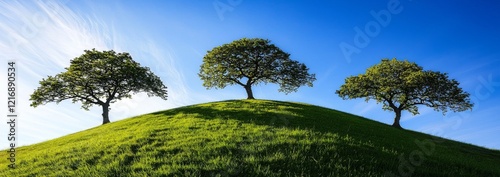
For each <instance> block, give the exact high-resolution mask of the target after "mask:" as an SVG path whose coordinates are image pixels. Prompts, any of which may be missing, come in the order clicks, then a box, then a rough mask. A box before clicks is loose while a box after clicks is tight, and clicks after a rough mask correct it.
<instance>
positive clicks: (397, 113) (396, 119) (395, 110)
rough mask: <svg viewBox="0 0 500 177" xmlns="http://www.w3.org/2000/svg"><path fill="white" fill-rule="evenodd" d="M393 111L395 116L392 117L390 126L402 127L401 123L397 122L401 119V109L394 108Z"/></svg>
mask: <svg viewBox="0 0 500 177" xmlns="http://www.w3.org/2000/svg"><path fill="white" fill-rule="evenodd" d="M394 112H395V113H396V117H395V118H394V123H393V124H392V126H393V127H396V128H400V129H403V127H401V125H400V124H399V120H400V119H401V110H400V109H394Z"/></svg>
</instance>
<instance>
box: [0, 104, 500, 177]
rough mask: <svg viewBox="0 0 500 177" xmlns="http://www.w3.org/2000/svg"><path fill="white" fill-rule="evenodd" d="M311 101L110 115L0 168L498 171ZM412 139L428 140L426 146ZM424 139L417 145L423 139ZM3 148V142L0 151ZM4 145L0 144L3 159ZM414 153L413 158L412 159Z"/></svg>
mask: <svg viewBox="0 0 500 177" xmlns="http://www.w3.org/2000/svg"><path fill="white" fill-rule="evenodd" d="M434 139H435V138H434V137H432V136H430V135H425V134H421V133H416V132H412V131H406V130H399V129H395V128H392V127H390V126H388V125H384V124H381V123H377V122H374V121H371V120H368V119H365V118H361V117H357V116H354V115H351V114H346V113H342V112H338V111H335V110H331V109H327V108H321V107H317V106H313V105H307V104H301V103H289V102H277V101H265V100H232V101H224V102H215V103H207V104H201V105H194V106H187V107H182V108H177V109H172V110H166V111H161V112H156V113H151V114H147V115H142V116H137V117H133V118H129V119H125V120H122V121H118V122H113V123H110V124H106V125H103V126H99V127H96V128H92V129H89V130H86V131H82V132H78V133H75V134H71V135H68V136H64V137H61V138H58V139H54V140H51V141H47V142H43V143H39V144H35V145H31V146H26V147H21V148H18V149H17V165H18V167H17V168H16V169H15V170H12V169H8V168H7V165H8V163H7V161H6V160H2V161H1V164H0V176H92V177H95V176H384V174H386V172H391V173H393V174H395V175H398V176H402V175H401V174H400V171H399V168H400V166H401V164H404V163H405V162H404V161H403V162H402V161H401V159H400V157H403V158H404V159H406V161H408V160H410V154H413V155H415V154H418V152H420V153H421V154H423V155H422V157H424V159H418V157H416V158H417V160H420V161H418V162H419V164H417V165H415V164H411V162H406V163H410V166H409V167H411V169H413V171H403V172H405V173H410V172H411V175H413V176H500V168H498V167H499V166H500V152H499V151H495V150H488V149H484V148H480V147H476V146H472V145H468V144H462V143H459V142H454V141H449V140H440V141H437V142H436V141H433V140H434ZM415 140H418V141H425V140H427V141H428V142H431V141H432V142H433V145H434V146H435V148H434V149H433V150H432V151H430V153H429V154H428V155H427V154H425V151H424V150H422V148H421V147H419V146H418V144H416V143H415ZM424 148H425V147H424ZM4 152H5V150H4ZM7 155H8V153H6V152H5V153H1V154H0V158H1V159H6V158H7ZM413 160H414V161H415V158H413Z"/></svg>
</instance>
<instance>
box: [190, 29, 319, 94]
mask: <svg viewBox="0 0 500 177" xmlns="http://www.w3.org/2000/svg"><path fill="white" fill-rule="evenodd" d="M308 70H309V68H307V67H306V65H305V64H302V63H299V62H298V61H294V60H291V59H290V54H288V53H286V52H283V51H282V50H281V49H280V48H278V47H277V46H275V45H274V44H271V41H269V40H267V39H260V38H252V39H248V38H242V39H239V40H235V41H233V42H231V43H229V44H224V45H222V46H218V47H215V48H213V49H212V50H210V51H208V52H207V54H206V55H205V56H204V57H203V64H202V65H201V69H200V72H199V74H198V75H199V76H200V78H201V80H203V86H205V87H207V89H208V88H221V89H222V88H225V87H226V86H228V85H234V84H237V85H240V86H242V87H244V88H245V90H246V92H247V95H248V99H254V96H253V92H252V85H256V84H259V83H265V84H267V83H275V84H279V86H280V88H279V90H278V91H280V92H284V93H286V94H288V93H290V92H295V91H297V89H298V88H299V87H300V86H302V85H308V86H309V87H312V85H313V84H312V83H313V82H314V81H315V80H316V78H315V75H314V74H309V73H308Z"/></svg>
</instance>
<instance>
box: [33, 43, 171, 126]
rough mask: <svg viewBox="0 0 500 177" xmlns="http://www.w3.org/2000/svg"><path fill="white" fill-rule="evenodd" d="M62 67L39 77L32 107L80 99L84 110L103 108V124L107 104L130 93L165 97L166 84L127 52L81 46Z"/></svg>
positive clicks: (129, 96)
mask: <svg viewBox="0 0 500 177" xmlns="http://www.w3.org/2000/svg"><path fill="white" fill-rule="evenodd" d="M65 69H66V71H65V72H62V73H59V74H57V75H55V76H48V77H47V78H46V79H42V80H41V81H40V87H38V88H37V89H36V90H35V91H34V92H33V94H32V95H31V98H30V101H32V102H31V105H30V106H33V107H37V106H39V105H43V104H46V103H49V102H56V103H59V102H61V101H63V100H68V99H70V100H72V102H73V103H75V102H81V103H82V108H83V109H85V110H88V108H90V107H91V106H93V105H100V106H102V108H103V114H102V116H103V124H106V123H109V116H108V112H109V105H110V104H111V103H114V102H116V101H117V100H121V99H123V98H131V96H132V94H134V93H138V92H147V94H148V96H158V97H160V98H162V99H164V100H166V99H167V87H166V86H165V85H163V83H162V81H161V80H160V78H159V77H158V76H156V75H155V74H153V73H152V72H151V71H150V70H149V68H148V67H141V65H140V64H139V63H137V62H135V61H134V60H133V59H132V57H131V56H130V54H128V53H125V52H124V53H116V52H115V51H113V50H110V51H97V50H95V49H92V50H85V53H84V54H83V55H81V56H79V57H76V58H74V59H73V60H71V63H70V66H69V67H68V68H65Z"/></svg>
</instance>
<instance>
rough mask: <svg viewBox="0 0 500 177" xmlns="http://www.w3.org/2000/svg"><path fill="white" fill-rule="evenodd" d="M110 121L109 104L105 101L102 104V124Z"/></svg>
mask: <svg viewBox="0 0 500 177" xmlns="http://www.w3.org/2000/svg"><path fill="white" fill-rule="evenodd" d="M107 123H109V104H108V103H105V104H103V105H102V124H103V125H104V124H107Z"/></svg>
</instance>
